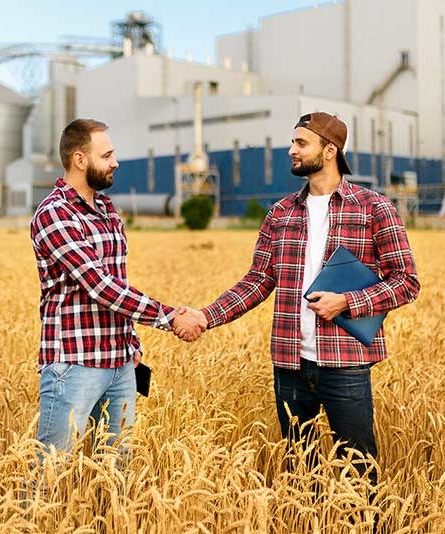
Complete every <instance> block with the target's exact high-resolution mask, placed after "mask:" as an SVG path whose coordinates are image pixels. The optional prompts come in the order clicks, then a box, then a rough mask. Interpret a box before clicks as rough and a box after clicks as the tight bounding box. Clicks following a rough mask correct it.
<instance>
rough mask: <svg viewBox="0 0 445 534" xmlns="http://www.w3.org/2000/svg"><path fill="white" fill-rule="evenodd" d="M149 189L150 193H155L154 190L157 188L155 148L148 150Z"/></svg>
mask: <svg viewBox="0 0 445 534" xmlns="http://www.w3.org/2000/svg"><path fill="white" fill-rule="evenodd" d="M147 189H148V192H149V193H153V191H154V190H155V189H156V176H155V155H154V150H153V149H152V148H150V149H149V150H148V160H147Z"/></svg>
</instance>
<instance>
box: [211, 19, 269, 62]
mask: <svg viewBox="0 0 445 534" xmlns="http://www.w3.org/2000/svg"><path fill="white" fill-rule="evenodd" d="M260 37H261V33H260V31H259V30H258V29H249V30H247V31H243V32H236V33H231V34H227V35H220V36H218V37H217V38H216V40H215V48H216V57H217V63H218V65H220V66H222V67H229V68H232V69H234V70H239V71H242V70H244V69H246V68H247V69H248V70H251V71H253V72H260V71H261V65H260V49H259V46H260Z"/></svg>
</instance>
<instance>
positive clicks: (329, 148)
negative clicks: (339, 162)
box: [324, 143, 338, 161]
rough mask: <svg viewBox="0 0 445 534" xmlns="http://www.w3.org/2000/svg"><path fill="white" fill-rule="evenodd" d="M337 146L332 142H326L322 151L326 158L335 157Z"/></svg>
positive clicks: (332, 158) (331, 158)
mask: <svg viewBox="0 0 445 534" xmlns="http://www.w3.org/2000/svg"><path fill="white" fill-rule="evenodd" d="M337 150H338V148H337V147H336V146H335V145H334V144H333V143H328V144H327V145H326V146H325V147H324V153H325V157H326V159H327V160H329V161H330V160H335V159H336V158H337Z"/></svg>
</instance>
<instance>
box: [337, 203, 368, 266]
mask: <svg viewBox="0 0 445 534" xmlns="http://www.w3.org/2000/svg"><path fill="white" fill-rule="evenodd" d="M334 244H335V247H338V246H339V245H342V246H343V247H345V248H347V249H348V250H349V251H350V252H352V253H353V254H354V256H356V257H357V258H358V259H359V260H361V261H364V262H365V263H366V261H369V258H370V257H372V256H373V241H372V229H371V215H368V214H366V213H363V212H358V213H341V214H339V216H338V217H337V220H336V223H335V231H334Z"/></svg>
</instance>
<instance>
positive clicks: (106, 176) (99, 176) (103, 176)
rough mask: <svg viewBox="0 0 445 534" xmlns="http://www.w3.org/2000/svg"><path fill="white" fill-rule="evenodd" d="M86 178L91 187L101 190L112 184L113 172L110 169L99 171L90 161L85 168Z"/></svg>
mask: <svg viewBox="0 0 445 534" xmlns="http://www.w3.org/2000/svg"><path fill="white" fill-rule="evenodd" d="M86 180H87V184H88V186H89V187H91V189H94V191H102V189H106V188H107V187H111V186H112V185H113V173H112V172H110V171H100V170H99V169H98V168H97V167H94V165H93V164H92V163H90V164H89V165H88V168H87V174H86Z"/></svg>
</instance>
